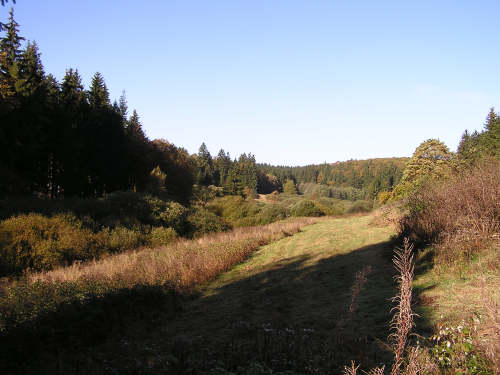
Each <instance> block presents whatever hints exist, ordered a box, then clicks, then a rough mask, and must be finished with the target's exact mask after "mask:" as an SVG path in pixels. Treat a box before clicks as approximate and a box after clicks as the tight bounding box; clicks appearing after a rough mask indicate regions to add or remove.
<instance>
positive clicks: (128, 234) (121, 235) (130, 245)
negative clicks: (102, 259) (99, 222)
mask: <svg viewBox="0 0 500 375" xmlns="http://www.w3.org/2000/svg"><path fill="white" fill-rule="evenodd" d="M141 245H144V236H143V235H142V234H141V232H140V231H139V230H137V229H136V230H132V229H128V228H125V227H116V228H114V229H113V230H111V231H110V233H109V246H110V248H111V249H112V250H114V251H125V250H129V249H134V248H136V247H139V246H141Z"/></svg>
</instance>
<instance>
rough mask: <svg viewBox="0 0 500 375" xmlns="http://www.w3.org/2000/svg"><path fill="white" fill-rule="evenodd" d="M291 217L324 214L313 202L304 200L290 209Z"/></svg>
mask: <svg viewBox="0 0 500 375" xmlns="http://www.w3.org/2000/svg"><path fill="white" fill-rule="evenodd" d="M290 213H291V215H292V216H323V215H324V212H323V211H321V209H320V208H319V207H318V206H317V205H316V203H315V202H314V201H311V200H308V199H305V200H302V201H300V202H297V203H296V204H294V205H293V206H292V208H291V209H290Z"/></svg>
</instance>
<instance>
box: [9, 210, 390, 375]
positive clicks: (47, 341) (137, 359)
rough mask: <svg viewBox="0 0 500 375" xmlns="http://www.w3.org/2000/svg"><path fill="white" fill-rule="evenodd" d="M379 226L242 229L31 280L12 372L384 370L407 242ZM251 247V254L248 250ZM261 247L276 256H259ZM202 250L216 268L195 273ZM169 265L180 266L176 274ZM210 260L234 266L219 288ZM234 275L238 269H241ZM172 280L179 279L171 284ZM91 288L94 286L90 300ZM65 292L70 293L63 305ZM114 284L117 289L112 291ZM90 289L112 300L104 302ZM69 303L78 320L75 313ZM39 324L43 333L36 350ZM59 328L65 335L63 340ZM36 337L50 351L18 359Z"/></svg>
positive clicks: (22, 299) (15, 302) (19, 297)
mask: <svg viewBox="0 0 500 375" xmlns="http://www.w3.org/2000/svg"><path fill="white" fill-rule="evenodd" d="M318 220H319V221H318ZM372 220H373V217H372V216H359V215H353V216H350V217H344V218H338V219H332V218H323V219H312V218H311V219H300V220H299V221H298V222H297V221H290V222H285V223H276V224H271V225H270V226H265V227H261V228H241V229H239V230H237V231H235V232H234V233H227V234H216V235H213V236H209V237H205V238H201V239H198V240H194V241H185V242H179V243H177V244H175V245H171V246H170V247H166V248H160V249H152V250H142V251H141V252H138V253H130V254H128V253H127V254H120V255H116V256H115V257H111V258H108V259H106V260H103V261H100V262H95V263H90V264H81V265H74V266H72V267H70V268H63V269H58V270H54V271H49V272H45V273H38V274H32V275H29V276H28V279H27V280H25V281H23V282H19V283H17V284H16V283H15V284H10V285H5V286H4V288H3V291H4V294H3V296H2V298H3V301H2V302H3V303H2V306H4V310H3V316H4V317H5V316H9V317H10V318H11V319H12V317H15V316H17V317H19V322H18V323H17V325H16V326H15V327H12V328H11V330H10V334H8V335H7V336H4V337H6V338H8V339H9V340H12V341H13V342H14V343H16V344H17V346H16V345H12V346H11V347H10V348H9V350H12V352H11V356H10V357H9V358H10V359H9V361H8V363H7V365H8V364H12V363H13V362H12V358H16V357H12V356H14V355H16V356H18V357H17V358H18V361H19V362H17V363H16V366H19V367H15V369H16V371H18V372H19V371H21V372H22V373H31V372H36V373H58V372H59V373H88V372H92V373H99V372H102V373H109V372H108V371H107V370H106V368H108V370H110V369H113V371H118V372H119V373H163V372H167V373H179V374H182V373H226V372H223V371H227V373H230V372H229V371H236V369H237V368H238V366H242V365H243V364H245V366H246V367H245V368H246V369H245V370H241V369H240V370H238V371H247V370H248V371H250V370H251V368H253V367H256V368H259V366H260V367H262V368H267V369H269V371H271V369H274V370H275V371H276V369H288V370H290V371H292V370H293V371H296V372H297V373H326V372H333V373H338V372H339V371H341V369H342V367H343V365H344V364H346V363H347V362H348V361H349V360H350V359H356V360H358V361H363V363H366V364H367V365H371V364H377V363H378V362H380V361H386V360H388V359H389V358H390V352H389V351H388V350H387V348H386V347H385V344H384V342H385V340H386V337H387V334H388V321H389V319H390V307H391V303H390V301H389V298H390V297H391V296H392V295H393V293H394V292H395V290H394V283H393V278H392V276H393V274H394V272H393V267H392V264H391V251H392V245H393V244H392V242H391V236H392V235H393V234H394V233H395V232H394V227H391V226H376V225H371V224H370V223H371V221H372ZM315 222H316V223H315ZM313 223H315V224H313ZM306 224H312V225H306ZM304 225H306V226H304ZM299 229H300V231H298V230H299ZM294 233H295V234H294ZM245 236H246V238H245ZM280 238H281V239H280ZM232 241H236V242H232ZM245 241H247V243H248V242H249V243H252V244H253V245H247V246H246V247H245V246H242V244H243V243H245ZM269 242H270V243H269ZM266 243H268V244H267V245H266ZM232 245H236V246H235V248H236V247H237V248H239V249H248V251H247V252H238V255H237V256H233V257H232V258H231V259H232V260H231V261H228V260H227V259H225V257H226V255H225V254H228V250H227V249H228V248H230V247H231V246H232ZM259 245H265V246H262V247H260V248H259V249H258V250H257V251H255V250H256V248H257V247H258V246H259ZM204 246H205V247H204ZM203 248H206V249H207V250H208V249H210V257H209V258H210V260H209V259H208V258H200V260H199V261H196V260H195V259H196V257H197V256H199V257H202V255H199V254H204V251H203ZM218 249H225V250H222V251H220V252H217V251H218ZM230 252H231V251H229V253H230ZM181 254H185V256H184V257H182V256H181ZM217 254H220V255H217ZM193 257H195V258H193ZM245 258H246V260H244V259H245ZM141 259H142V263H141ZM145 259H147V261H145ZM165 259H168V261H169V262H173V263H171V264H170V265H169V266H166V265H165V262H166V260H165ZM212 259H224V260H223V261H222V263H221V264H223V266H219V268H217V270H214V271H213V272H212V273H211V275H212V276H210V277H208V276H206V274H207V270H208V268H209V267H213V266H212V265H210V261H212ZM242 260H243V262H241V261H242ZM234 263H239V264H238V265H237V266H236V267H231V265H232V264H234ZM158 264H161V266H159V265H158ZM183 264H189V267H183V266H182V265H183ZM197 264H198V265H200V268H198V269H197V268H196V265H197ZM191 265H193V267H192V266H191ZM160 269H161V270H160ZM167 270H171V272H174V273H175V275H173V276H166V275H168V272H167ZM182 270H185V272H186V273H187V274H188V273H190V274H191V275H195V276H193V281H192V282H191V283H190V282H187V281H181V283H180V284H177V285H176V284H175V283H176V282H178V280H186V279H183V278H182V277H181V274H182V273H183V271H182ZM222 271H227V272H223V273H220V272H222ZM217 274H219V276H218V277H216V279H215V280H213V281H211V282H208V281H210V279H211V278H213V277H214V276H216V275H217ZM200 275H203V278H201V279H200V278H199V277H200ZM167 279H168V280H169V281H170V282H171V283H173V284H170V283H168V282H166V280H167ZM207 282H208V283H207ZM88 283H90V284H91V285H92V287H90V286H87V287H86V288H87V289H85V287H83V285H90V284H88ZM120 283H122V284H120ZM62 285H65V286H66V287H65V288H66V289H65V291H62V292H61V291H60V290H59V288H61V286H62ZM70 285H71V286H73V288H74V289H72V291H71V292H70V291H68V289H71V287H70ZM77 285H78V286H77ZM98 285H100V289H99V288H96V286H98ZM110 285H114V286H113V287H112V288H111V289H113V288H114V290H112V291H110V292H108V291H106V288H107V287H108V286H110ZM116 285H121V287H117V286H116ZM165 285H167V287H163V286H165ZM168 285H171V286H172V288H169V287H168ZM42 290H43V291H42ZM84 290H87V291H88V292H90V291H91V290H92V291H97V290H101V292H100V293H101V295H99V296H90V295H86V294H85V292H84ZM71 293H74V295H75V297H76V298H77V299H78V302H76V305H77V306H78V307H75V305H74V304H75V303H74V302H72V301H70V300H68V299H70V297H69V295H70V294H71ZM55 295H58V296H59V301H60V302H61V305H60V306H59V307H55V308H54V310H53V311H47V312H45V313H44V314H45V315H44V314H40V316H39V317H27V316H26V315H27V313H28V309H29V310H30V311H32V307H33V305H34V304H37V303H38V302H39V299H40V298H44V297H45V298H47V297H48V298H49V299H51V300H56V298H54V297H55ZM44 303H46V302H44ZM22 304H24V306H25V309H26V310H25V311H24V312H23V311H22ZM86 304H87V305H86ZM67 305H71V306H73V309H76V310H77V312H75V311H74V310H73V309H69V308H68V307H67ZM62 306H66V308H63V307H62ZM78 309H80V310H81V311H80V310H78ZM117 310H118V311H117ZM79 312H81V313H80V314H79ZM65 313H68V314H69V315H67V316H65V315H64V314H65ZM9 314H10V315H9ZM16 314H18V315H16ZM23 314H24V315H23ZM51 314H53V316H52V317H50V315H51ZM108 314H109V316H108ZM30 319H31V320H30ZM65 319H66V320H65ZM80 319H81V320H83V321H86V324H85V323H81V322H79V320H80ZM6 321H8V322H10V321H9V320H8V319H7V320H4V323H3V324H4V325H5V322H6ZM58 321H59V322H60V323H58V324H56V322H58ZM65 321H66V323H65ZM39 324H45V326H44V327H42V328H40V329H38V330H37V331H35V332H36V334H35V337H33V336H32V337H29V336H30V335H33V331H32V328H33V326H38V325H39ZM51 325H53V326H51ZM72 325H74V326H72ZM54 326H59V327H60V328H59V329H60V331H59V332H57V331H56V332H53V331H51V330H52V329H53V327H54ZM4 327H5V326H4ZM84 332H86V333H85V334H84ZM28 338H30V339H31V340H39V341H38V343H37V344H34V345H33V346H32V349H31V351H30V353H29V355H30V361H29V362H23V361H21V357H22V355H21V353H20V351H21V352H23V348H24V343H25V342H26V339H28ZM34 342H35V343H36V341H34ZM61 342H63V343H65V345H66V346H61V345H60V343H61ZM3 343H4V344H6V341H4V342H3ZM51 345H52V347H51ZM75 347H78V348H79V349H78V350H77V351H75V350H74V348H75ZM47 358H50V361H47V360H46V359H47ZM7 367H8V366H7ZM8 368H9V367H8ZM21 369H22V370H21ZM9 370H11V371H14V369H13V368H12V367H10V368H9ZM214 371H215V372H214ZM266 371H267V370H266ZM241 373H244V372H241Z"/></svg>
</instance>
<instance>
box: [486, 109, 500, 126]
mask: <svg viewBox="0 0 500 375" xmlns="http://www.w3.org/2000/svg"><path fill="white" fill-rule="evenodd" d="M497 121H498V115H497V114H496V113H495V108H494V107H491V108H490V112H489V113H488V116H487V117H486V122H485V124H484V129H485V130H486V131H488V130H491V129H492V128H493V126H494V125H495V123H496V122H497Z"/></svg>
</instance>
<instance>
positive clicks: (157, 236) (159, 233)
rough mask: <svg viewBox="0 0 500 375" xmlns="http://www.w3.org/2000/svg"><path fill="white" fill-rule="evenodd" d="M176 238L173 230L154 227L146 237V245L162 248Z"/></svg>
mask: <svg viewBox="0 0 500 375" xmlns="http://www.w3.org/2000/svg"><path fill="white" fill-rule="evenodd" d="M176 238H177V233H176V232H175V230H174V229H173V228H163V227H155V228H152V229H151V233H149V236H148V245H150V246H153V247H155V246H164V245H167V244H169V243H170V242H172V241H173V240H175V239H176Z"/></svg>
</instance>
